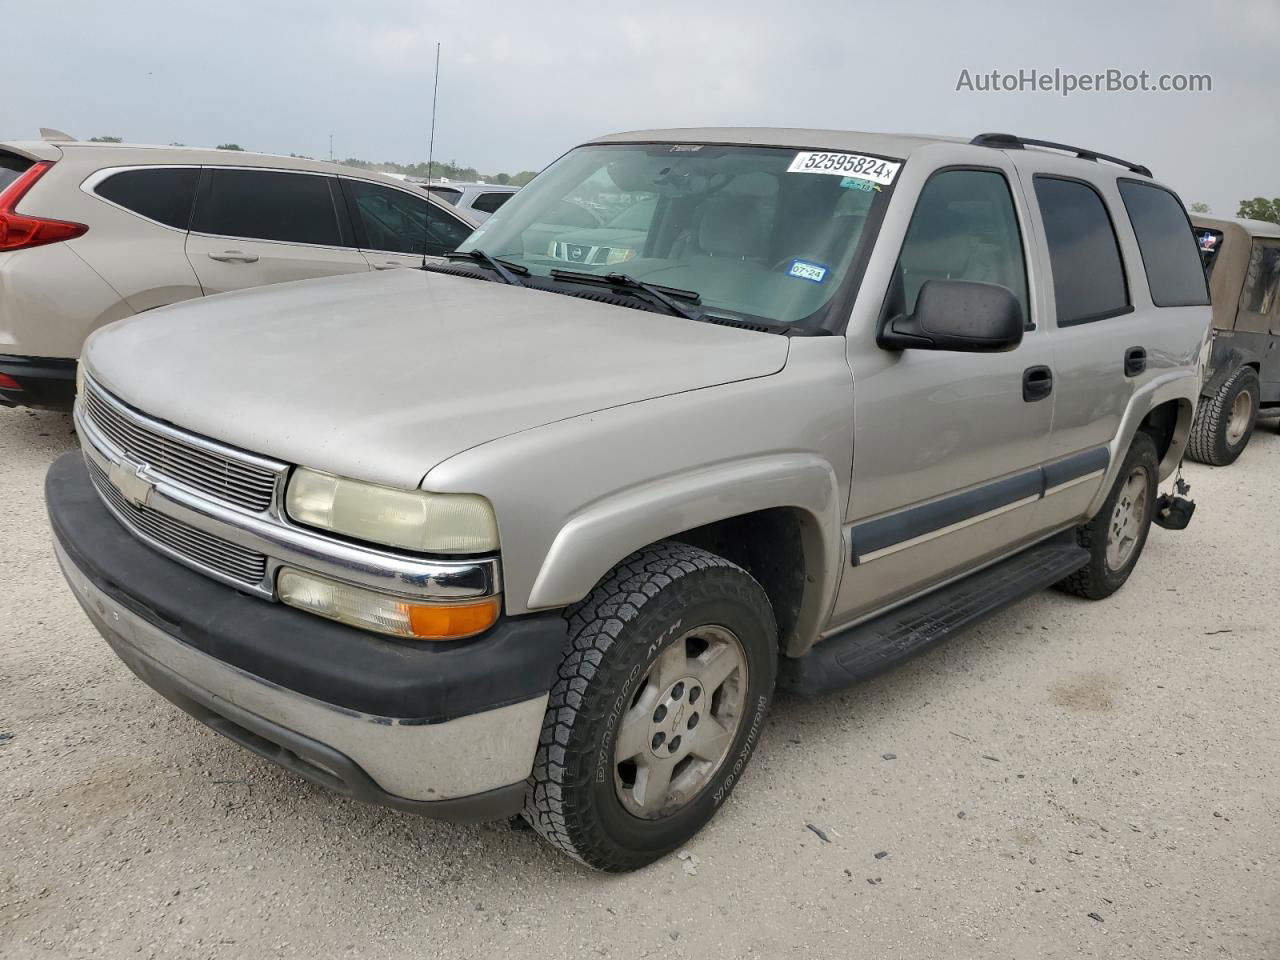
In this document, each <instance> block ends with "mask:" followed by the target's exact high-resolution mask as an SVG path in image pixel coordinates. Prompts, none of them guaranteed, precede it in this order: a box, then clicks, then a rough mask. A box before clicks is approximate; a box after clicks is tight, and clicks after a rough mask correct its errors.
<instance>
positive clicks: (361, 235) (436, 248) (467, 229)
mask: <svg viewBox="0 0 1280 960" xmlns="http://www.w3.org/2000/svg"><path fill="white" fill-rule="evenodd" d="M341 181H342V189H343V192H344V193H345V195H346V198H347V207H348V210H349V211H350V215H351V222H352V223H353V224H354V226H355V231H356V242H357V244H358V245H359V247H360V249H361V250H362V251H363V252H364V255H365V259H367V260H368V261H369V265H370V266H371V267H373V268H374V269H375V270H391V269H394V268H396V267H417V266H420V265H421V264H422V258H423V257H424V256H425V257H427V258H429V259H431V260H440V259H441V258H442V257H444V255H445V254H446V253H451V252H452V251H453V250H456V249H457V247H458V244H460V243H462V241H463V240H465V239H467V237H469V236H471V229H472V228H471V225H470V224H469V223H467V222H466V221H464V220H462V219H461V218H460V217H457V216H455V215H454V214H453V213H451V212H449V210H448V209H447V207H446V205H445V204H443V203H433V202H432V201H430V200H428V199H427V197H426V195H425V194H419V193H410V192H409V191H407V190H397V189H396V188H395V187H389V186H386V185H385V184H381V183H372V182H370V181H368V180H357V179H354V178H352V177H342V178H341Z"/></svg>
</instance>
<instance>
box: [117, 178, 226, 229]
mask: <svg viewBox="0 0 1280 960" xmlns="http://www.w3.org/2000/svg"><path fill="white" fill-rule="evenodd" d="M199 181H200V168H199V167H151V168H149V169H146V170H122V171H120V172H119V173H113V174H112V175H111V176H109V177H107V178H106V179H105V180H103V181H102V182H101V183H99V184H98V185H97V186H96V187H94V188H93V192H94V193H96V194H97V195H98V196H100V197H102V199H104V200H110V201H111V202H112V203H115V204H119V205H120V206H122V207H124V208H125V209H126V210H130V211H132V212H133V213H136V214H138V215H139V216H142V217H146V218H147V219H148V220H155V221H156V222H157V223H163V224H164V225H165V226H167V227H175V228H177V229H179V230H186V229H187V226H188V225H189V224H190V222H191V204H192V202H193V201H194V200H195V198H196V184H197V183H198V182H199Z"/></svg>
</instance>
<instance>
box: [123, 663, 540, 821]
mask: <svg viewBox="0 0 1280 960" xmlns="http://www.w3.org/2000/svg"><path fill="white" fill-rule="evenodd" d="M107 642H108V643H109V644H111V648H112V649H113V650H114V651H115V652H116V655H117V656H118V657H120V659H121V660H123V661H124V663H125V665H126V666H127V667H128V668H129V669H130V670H132V671H133V672H134V673H135V674H136V675H137V677H138V679H140V680H141V681H142V682H143V683H145V684H146V685H147V686H149V687H151V688H152V689H153V690H155V691H156V692H157V693H159V694H160V695H161V696H163V697H164V698H165V699H166V700H168V701H169V702H170V703H172V704H174V705H175V706H176V707H178V708H179V709H180V710H183V711H184V712H186V713H188V714H190V715H191V716H192V717H194V718H195V719H197V720H199V721H200V722H201V723H203V724H204V725H205V726H207V727H209V728H210V729H212V730H213V731H215V732H216V733H220V734H222V735H223V736H224V737H226V738H227V739H229V740H231V741H233V742H235V743H237V744H239V745H240V746H242V747H244V748H245V749H246V750H251V751H253V752H254V753H256V754H257V755H258V756H260V757H263V758H264V759H266V760H269V761H271V762H272V763H275V764H278V765H279V766H281V767H284V768H285V769H286V770H289V771H290V772H292V773H295V774H297V775H298V776H300V777H302V778H303V779H305V780H309V781H311V782H312V783H315V784H319V785H320V786H322V787H326V788H327V789H329V790H332V791H334V792H335V793H339V794H341V795H343V796H345V797H350V798H351V799H353V800H362V801H364V802H365V803H374V804H377V805H379V806H383V807H391V808H393V809H396V810H405V811H407V812H409V813H416V814H420V815H422V816H427V817H431V818H432V819H434V820H450V821H454V822H457V823H479V822H483V821H486V820H501V819H503V818H505V817H511V816H515V815H516V814H517V813H519V812H520V810H521V808H522V807H523V806H524V799H525V791H526V790H527V785H526V783H525V781H523V780H522V781H520V782H519V783H513V784H510V785H509V786H505V787H499V788H497V789H495V790H487V791H485V792H484V793H477V794H473V795H471V796H467V797H454V798H450V799H448V800H410V799H408V798H407V797H401V796H397V795H395V794H393V793H388V792H387V791H386V790H383V789H382V787H380V786H378V784H377V783H376V782H374V780H373V778H372V777H370V776H369V774H368V773H366V772H365V770H364V768H362V767H361V766H360V765H359V764H358V763H356V762H355V761H354V760H352V759H351V758H350V757H348V756H347V755H346V754H344V753H341V752H340V751H338V750H335V749H333V748H332V747H329V746H326V745H325V744H322V743H320V742H319V741H317V740H313V739H311V738H310V737H306V736H303V735H302V734H300V733H296V732H295V731H293V730H288V729H286V728H285V727H282V726H280V725H279V724H277V723H273V722H272V721H270V720H267V719H265V718H264V717H260V716H258V715H257V714H253V713H249V712H248V711H245V710H242V709H240V708H239V707H237V706H236V705H235V704H232V703H229V702H227V701H226V700H221V699H215V698H213V697H211V696H210V695H209V694H208V693H207V692H205V691H204V690H201V689H200V688H199V687H197V686H195V685H194V684H192V683H190V682H188V681H187V680H185V679H184V678H182V677H181V676H179V675H178V674H176V673H174V672H173V671H172V670H170V669H168V668H167V667H165V666H164V665H163V664H160V663H158V662H157V661H155V660H153V659H152V658H151V657H148V656H147V655H146V654H144V653H141V652H139V651H138V650H135V649H133V648H132V647H130V646H129V645H127V644H123V643H118V642H115V641H114V640H113V639H112V638H111V637H107Z"/></svg>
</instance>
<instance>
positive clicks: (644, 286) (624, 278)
mask: <svg viewBox="0 0 1280 960" xmlns="http://www.w3.org/2000/svg"><path fill="white" fill-rule="evenodd" d="M551 276H552V278H553V279H555V280H570V281H572V282H574V283H598V284H601V285H602V286H606V287H611V288H613V289H614V290H631V291H634V292H636V293H645V294H648V295H649V296H650V297H652V298H653V299H654V300H657V301H658V303H660V304H662V305H663V306H664V307H666V308H667V309H668V310H669V311H670V312H671V313H673V314H675V315H676V316H678V317H684V318H685V319H686V320H701V319H703V312H702V311H701V310H691V309H690V308H688V307H686V306H685V305H684V304H682V303H679V302H678V301H677V299H676V298H679V299H680V300H687V301H688V302H689V303H694V304H697V303H701V302H702V296H701V294H699V293H698V291H696V290H681V289H680V288H679V287H660V286H657V285H656V284H652V283H645V282H644V281H643V280H637V279H636V278H635V277H633V276H631V275H630V274H627V273H606V274H604V275H601V274H598V273H581V272H579V271H577V270H552V271H551Z"/></svg>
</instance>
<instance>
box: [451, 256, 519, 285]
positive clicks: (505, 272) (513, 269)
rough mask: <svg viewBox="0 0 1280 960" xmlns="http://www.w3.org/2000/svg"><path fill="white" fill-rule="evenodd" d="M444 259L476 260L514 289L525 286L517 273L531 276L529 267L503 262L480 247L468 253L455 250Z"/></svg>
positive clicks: (507, 261)
mask: <svg viewBox="0 0 1280 960" xmlns="http://www.w3.org/2000/svg"><path fill="white" fill-rule="evenodd" d="M444 258H445V259H446V260H474V261H475V262H476V263H478V264H480V265H481V266H485V267H488V268H489V269H490V270H492V271H493V272H494V273H496V274H497V275H498V276H500V277H501V278H502V282H503V283H509V284H511V285H512V286H513V287H523V286H524V284H523V283H521V282H520V280H519V278H517V277H516V274H517V273H518V274H520V275H521V276H526V277H527V276H528V275H529V268H528V267H523V266H521V265H520V264H518V263H512V262H511V261H510V260H503V259H501V258H499V257H491V256H489V254H487V253H485V252H484V251H483V250H481V249H480V248H479V247H472V248H471V249H470V250H468V251H466V253H463V252H462V251H459V250H454V251H453V252H452V253H446V254H445V255H444Z"/></svg>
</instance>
